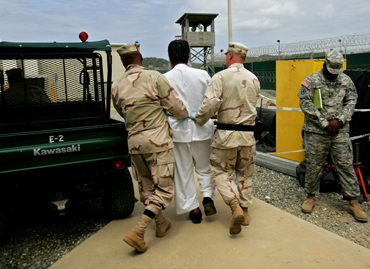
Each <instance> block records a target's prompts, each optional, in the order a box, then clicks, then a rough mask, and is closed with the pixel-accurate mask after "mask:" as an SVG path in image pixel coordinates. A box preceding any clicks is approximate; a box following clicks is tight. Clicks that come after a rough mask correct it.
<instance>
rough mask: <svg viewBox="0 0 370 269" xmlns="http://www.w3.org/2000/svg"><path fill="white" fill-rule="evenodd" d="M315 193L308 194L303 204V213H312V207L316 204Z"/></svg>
mask: <svg viewBox="0 0 370 269" xmlns="http://www.w3.org/2000/svg"><path fill="white" fill-rule="evenodd" d="M315 199H316V197H315V194H310V193H309V194H308V195H307V198H306V201H304V203H303V205H302V212H303V213H311V212H312V208H313V206H314V204H315Z"/></svg>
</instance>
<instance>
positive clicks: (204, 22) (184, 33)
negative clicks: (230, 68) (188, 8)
mask: <svg viewBox="0 0 370 269" xmlns="http://www.w3.org/2000/svg"><path fill="white" fill-rule="evenodd" d="M217 16H218V14H207V13H185V14H184V15H182V16H181V18H180V19H178V20H177V21H176V23H179V24H181V36H180V38H182V39H183V40H186V41H188V43H189V46H190V52H191V55H190V62H191V63H193V62H195V61H196V60H199V61H200V62H201V64H202V65H201V67H200V68H202V69H204V70H206V71H208V73H209V74H210V76H213V75H214V74H215V67H214V57H215V55H214V47H215V44H216V42H215V23H214V19H215V18H216V17H217ZM209 26H211V27H210V28H211V29H207V28H208V27H209Z"/></svg>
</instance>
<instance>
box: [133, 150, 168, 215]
mask: <svg viewBox="0 0 370 269" xmlns="http://www.w3.org/2000/svg"><path fill="white" fill-rule="evenodd" d="M174 163H175V157H174V155H173V151H172V149H169V150H166V151H162V152H156V153H147V154H132V155H131V171H132V175H133V177H134V178H135V180H137V182H138V184H139V192H140V201H141V202H142V203H143V204H144V205H145V206H146V207H145V209H148V210H150V211H152V212H154V213H155V214H157V213H158V212H159V211H160V210H163V209H165V208H166V207H167V206H168V205H169V204H170V202H171V201H172V198H173V195H174V193H175V188H174V183H173V171H174V170H173V169H174Z"/></svg>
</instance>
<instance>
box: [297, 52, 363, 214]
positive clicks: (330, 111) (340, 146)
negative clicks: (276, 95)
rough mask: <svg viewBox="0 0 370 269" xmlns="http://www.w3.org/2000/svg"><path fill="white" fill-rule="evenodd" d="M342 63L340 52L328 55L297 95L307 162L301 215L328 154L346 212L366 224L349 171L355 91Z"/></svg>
mask: <svg viewBox="0 0 370 269" xmlns="http://www.w3.org/2000/svg"><path fill="white" fill-rule="evenodd" d="M343 62H344V59H343V56H342V54H341V53H340V52H338V51H335V50H332V51H330V52H328V54H327V55H326V58H325V63H324V66H323V68H322V69H321V70H319V71H317V72H315V73H313V74H311V75H309V76H307V77H306V78H305V79H304V80H303V82H302V84H301V87H300V90H299V93H298V97H299V98H300V106H301V109H302V111H303V112H304V114H305V120H304V123H303V126H302V129H303V131H304V139H303V143H304V148H305V155H306V160H307V172H306V177H305V182H306V183H305V190H306V192H307V193H308V195H307V199H306V201H305V202H304V203H303V205H302V212H304V213H311V212H312V209H313V206H314V202H315V194H317V193H318V192H319V186H320V182H319V180H320V172H321V170H322V169H323V167H324V163H325V161H326V158H327V156H328V154H330V156H331V158H332V160H333V163H334V165H335V168H336V172H337V174H338V175H339V178H340V182H341V184H342V187H343V191H344V195H345V196H347V197H349V200H350V202H349V212H350V213H351V214H353V215H354V217H355V219H356V220H358V221H367V215H366V213H365V212H364V211H362V209H361V207H360V205H359V204H358V200H357V196H358V195H359V194H360V190H359V185H358V182H357V178H356V174H355V172H354V169H353V155H352V144H351V140H350V138H349V121H350V120H351V117H352V114H353V112H354V108H355V106H356V101H357V92H356V88H355V86H354V84H353V82H352V80H351V79H350V77H348V76H347V75H346V74H344V73H343ZM317 89H320V91H321V97H322V108H321V109H318V108H317V107H316V106H315V105H314V103H313V96H314V92H315V90H317Z"/></svg>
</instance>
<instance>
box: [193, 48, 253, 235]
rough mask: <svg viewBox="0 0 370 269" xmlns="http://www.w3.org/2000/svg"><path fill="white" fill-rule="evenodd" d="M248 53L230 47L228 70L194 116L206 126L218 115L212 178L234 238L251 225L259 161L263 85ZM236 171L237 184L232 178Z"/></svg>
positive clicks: (215, 79) (211, 86) (212, 85)
mask: <svg viewBox="0 0 370 269" xmlns="http://www.w3.org/2000/svg"><path fill="white" fill-rule="evenodd" d="M247 51H248V48H247V47H246V46H244V45H243V44H241V43H237V42H230V43H229V47H228V49H227V50H226V51H225V52H224V54H226V67H227V69H225V70H223V71H221V72H219V73H217V74H216V75H214V76H213V78H212V80H211V81H210V84H209V85H208V88H207V91H206V93H205V97H206V98H205V99H204V101H203V104H202V105H201V107H200V108H199V110H198V111H197V113H196V114H192V115H191V118H194V119H195V120H196V122H197V123H198V124H199V125H200V126H202V125H203V124H205V123H206V122H207V121H208V119H209V118H210V117H212V116H213V115H215V114H216V113H217V119H218V125H217V131H216V133H215V135H214V137H213V140H212V143H211V145H212V147H213V150H212V154H211V160H210V166H211V176H212V180H213V181H214V182H215V184H216V187H217V189H218V191H219V192H220V194H221V196H222V198H223V199H224V201H225V203H226V204H227V205H229V206H230V208H231V210H232V214H233V215H232V217H231V220H230V227H229V231H230V233H231V234H238V233H240V231H241V225H248V224H249V215H248V207H249V206H250V205H251V204H252V196H251V191H252V176H253V172H254V166H255V159H256V140H255V138H254V134H253V130H254V127H255V126H254V125H255V120H256V116H257V110H256V103H257V99H258V96H259V92H260V83H259V81H258V79H257V77H256V76H255V75H253V74H252V73H251V72H249V71H248V70H247V69H245V68H244V65H243V63H244V61H245V57H246V54H247ZM221 125H223V126H222V127H221ZM234 171H235V172H236V177H237V184H235V182H234V180H233V178H232V176H231V174H232V173H233V172H234Z"/></svg>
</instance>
